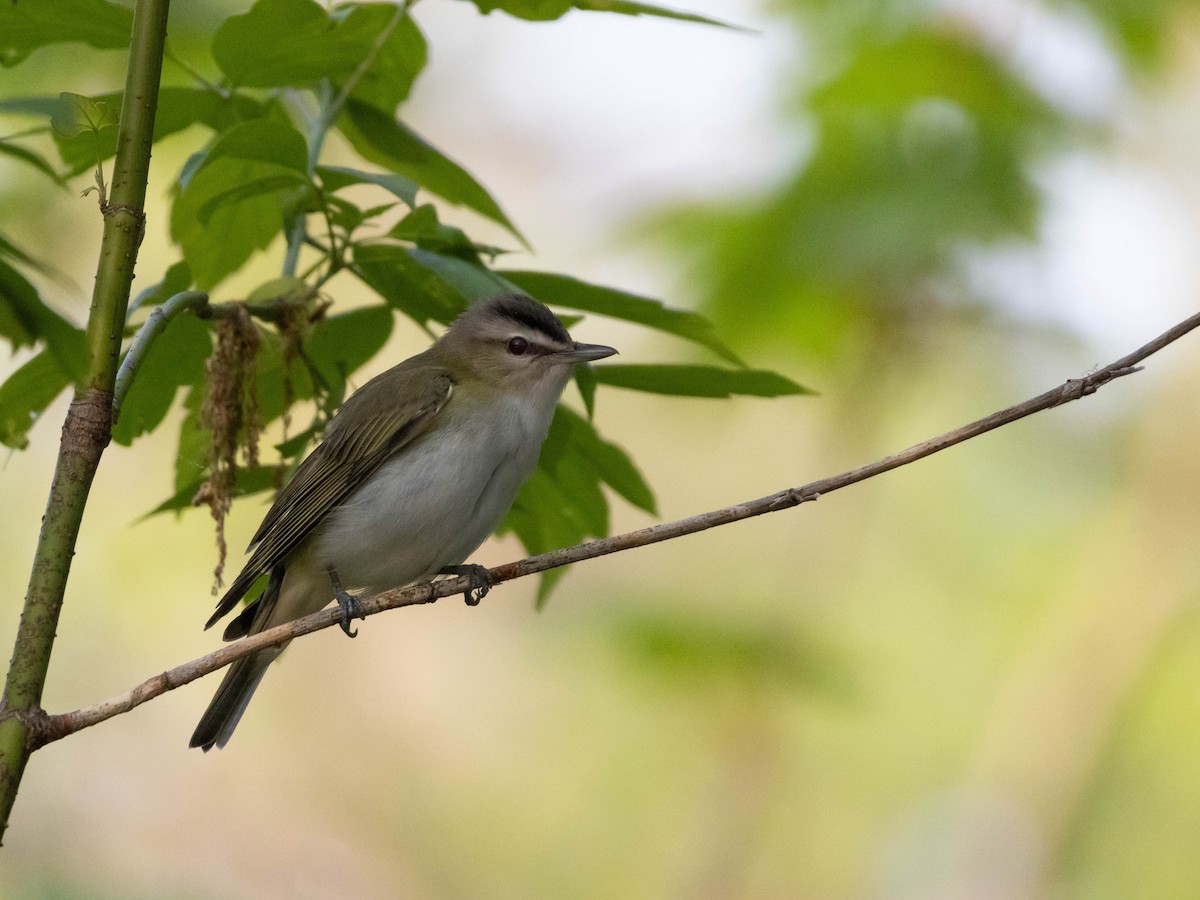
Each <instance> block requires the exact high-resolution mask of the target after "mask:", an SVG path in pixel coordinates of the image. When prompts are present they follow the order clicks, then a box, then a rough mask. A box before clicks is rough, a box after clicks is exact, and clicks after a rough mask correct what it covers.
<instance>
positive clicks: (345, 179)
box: [317, 166, 418, 208]
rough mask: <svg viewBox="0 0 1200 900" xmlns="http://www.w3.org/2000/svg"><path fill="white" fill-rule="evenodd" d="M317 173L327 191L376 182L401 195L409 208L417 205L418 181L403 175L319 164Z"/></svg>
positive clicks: (398, 195) (385, 188)
mask: <svg viewBox="0 0 1200 900" xmlns="http://www.w3.org/2000/svg"><path fill="white" fill-rule="evenodd" d="M317 175H319V176H320V178H321V186H322V187H323V188H324V189H325V190H326V191H330V192H333V191H340V190H342V188H346V187H350V186H351V185H355V184H375V185H378V186H379V187H381V188H383V189H384V190H386V191H389V192H390V193H392V194H394V195H396V196H397V197H399V198H400V199H401V200H403V201H404V202H405V204H406V205H407V206H408V207H409V208H412V207H415V206H416V205H417V190H418V187H417V183H416V182H415V181H413V180H412V179H411V178H405V177H404V176H403V175H396V174H393V173H391V172H388V173H377V172H363V171H361V170H360V169H348V168H346V167H345V166H317Z"/></svg>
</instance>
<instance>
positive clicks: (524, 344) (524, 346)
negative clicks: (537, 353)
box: [508, 337, 529, 356]
mask: <svg viewBox="0 0 1200 900" xmlns="http://www.w3.org/2000/svg"><path fill="white" fill-rule="evenodd" d="M528 349H529V341H527V340H525V338H523V337H515V338H513V339H512V340H510V341H509V342H508V352H509V353H511V354H512V355H513V356H524V355H525V352H526V351H527V350H528Z"/></svg>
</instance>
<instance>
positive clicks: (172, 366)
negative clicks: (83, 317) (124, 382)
mask: <svg viewBox="0 0 1200 900" xmlns="http://www.w3.org/2000/svg"><path fill="white" fill-rule="evenodd" d="M211 350H212V341H211V340H210V338H209V334H208V328H207V327H206V325H205V324H204V322H202V321H201V320H200V319H197V318H196V317H195V316H191V315H181V316H177V317H176V318H175V319H174V320H173V321H172V322H171V323H170V324H168V325H167V327H166V329H165V330H164V331H163V332H162V333H161V334H159V335H158V337H156V338H155V339H154V342H153V343H152V344H151V345H150V350H149V352H147V354H146V356H145V358H144V359H143V360H142V362H141V364H140V366H139V367H138V370H137V372H136V374H135V375H134V378H133V383H132V384H131V385H130V387H129V393H128V394H126V395H125V401H124V403H123V404H122V405H121V417H120V418H119V419H118V420H117V421H116V423H115V424H114V425H113V430H112V436H113V440H114V441H116V442H117V443H118V444H123V445H125V446H129V445H130V444H131V443H133V440H134V438H136V437H139V436H140V435H143V434H147V433H149V432H151V431H153V430H154V429H155V428H157V427H158V425H159V423H161V422H162V420H163V419H164V418H165V417H166V415H167V412H168V411H169V410H170V409H171V404H172V403H173V402H174V400H175V394H176V392H177V391H178V390H179V388H181V387H187V386H189V385H195V384H198V383H200V382H201V381H202V380H203V378H204V363H205V361H206V360H207V359H208V355H209V353H210V351H211Z"/></svg>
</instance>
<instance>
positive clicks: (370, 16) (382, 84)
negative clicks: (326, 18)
mask: <svg viewBox="0 0 1200 900" xmlns="http://www.w3.org/2000/svg"><path fill="white" fill-rule="evenodd" d="M346 9H349V15H345V16H344V17H343V18H341V25H340V30H341V31H343V32H346V33H349V34H355V35H357V34H361V35H363V36H364V38H366V39H367V50H366V51H364V52H363V53H362V54H361V55H360V57H359V58H360V59H361V58H363V57H365V56H366V54H367V53H370V52H374V53H375V58H374V59H373V60H372V61H371V64H370V65H369V66H368V67H367V70H366V71H365V72H363V74H362V77H361V78H359V80H358V83H357V84H356V85H355V86H354V89H353V91H352V92H351V96H352V97H354V98H355V99H356V100H361V101H362V102H364V103H369V104H370V105H371V106H374V107H376V108H377V109H380V110H382V111H383V112H386V113H389V114H390V113H394V112H395V111H396V107H397V106H399V105H400V104H401V103H403V102H404V101H405V100H407V99H408V94H409V91H411V90H412V86H413V82H415V81H416V79H417V76H418V75H419V74H420V73H421V70H422V69H424V68H425V63H426V62H427V60H428V56H429V52H428V48H427V46H426V44H425V36H424V35H423V34H421V30H420V29H419V28H417V25H416V23H415V22H414V21H413V20H412V18H411V17H410V16H408V15H405V16H403V18H401V19H400V22H399V23H398V24H397V25H396V27H395V28H393V29H392V32H391V34H389V35H388V36H387V39H386V40H385V41H384V42H383V44H382V45H381V46H379V48H378V50H375V49H374V48H375V44H376V41H377V40H378V37H379V35H380V34H382V33H383V30H384V29H385V28H386V27H387V26H388V24H389V23H390V22H391V20H392V17H393V16H395V15H396V14H397V7H396V6H393V5H392V4H388V3H369V4H364V5H353V6H350V7H342V8H341V9H338V10H335V11H334V13H333V15H334V17H335V18H339V17H342V16H343V14H344V13H345V10H346Z"/></svg>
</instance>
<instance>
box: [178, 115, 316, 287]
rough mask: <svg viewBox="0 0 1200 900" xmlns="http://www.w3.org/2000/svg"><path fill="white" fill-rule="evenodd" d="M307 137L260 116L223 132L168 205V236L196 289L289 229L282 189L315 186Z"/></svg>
mask: <svg viewBox="0 0 1200 900" xmlns="http://www.w3.org/2000/svg"><path fill="white" fill-rule="evenodd" d="M306 166H307V151H306V149H305V143H304V138H303V137H302V136H301V135H300V133H299V132H298V131H296V130H295V129H294V128H292V127H291V126H290V125H287V124H285V123H283V122H277V121H273V120H270V119H257V120H254V121H250V122H245V123H243V124H241V125H236V126H234V127H233V128H231V129H230V130H229V131H227V132H226V133H225V134H223V135H222V136H221V137H220V139H218V141H217V142H216V143H215V144H214V145H213V147H212V149H210V150H209V151H208V153H207V154H206V155H205V156H204V158H203V160H202V161H201V162H200V163H199V165H198V166H196V165H195V163H194V162H192V161H189V166H188V167H186V168H188V169H189V170H193V169H194V170H193V171H192V173H191V176H190V178H188V179H187V181H186V185H185V186H184V188H183V190H182V191H181V192H180V194H179V197H178V198H177V199H176V201H175V204H174V206H173V208H172V210H171V237H172V238H173V239H174V240H175V241H176V243H178V244H179V246H180V248H181V249H182V251H183V256H184V259H185V260H186V261H187V263H188V265H189V266H190V267H191V270H192V272H193V274H194V275H195V280H196V284H197V286H198V287H199V288H200V289H202V290H208V289H209V288H211V287H213V286H214V285H216V284H217V283H219V282H220V281H221V280H222V279H224V278H225V277H226V276H228V275H229V274H231V273H232V272H235V271H236V270H237V269H239V268H240V267H241V266H242V264H243V263H245V262H246V260H248V259H249V258H250V256H251V254H253V253H254V251H255V250H260V249H263V248H265V247H267V246H268V245H269V244H270V243H271V241H272V240H273V239H274V238H275V237H276V235H278V234H279V233H280V232H281V231H282V230H283V226H284V201H285V199H286V198H285V196H283V192H284V191H288V192H291V191H293V190H296V189H298V190H301V191H304V190H308V191H311V190H313V189H312V188H311V186H310V185H309V182H308V181H307V176H306V175H305V171H306Z"/></svg>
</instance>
